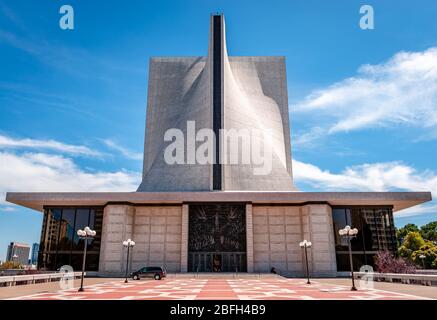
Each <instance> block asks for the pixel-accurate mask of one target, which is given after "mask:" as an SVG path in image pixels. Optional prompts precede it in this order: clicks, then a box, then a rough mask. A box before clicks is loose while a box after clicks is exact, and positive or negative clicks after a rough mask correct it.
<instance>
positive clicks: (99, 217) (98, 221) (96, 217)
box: [88, 208, 103, 252]
mask: <svg viewBox="0 0 437 320" xmlns="http://www.w3.org/2000/svg"><path fill="white" fill-rule="evenodd" d="M102 222H103V209H101V208H98V209H91V210H90V221H89V225H90V228H91V229H93V230H95V231H96V236H95V237H94V238H93V239H90V240H88V250H89V251H93V252H94V251H95V252H100V240H101V238H102Z"/></svg>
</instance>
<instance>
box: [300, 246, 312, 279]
mask: <svg viewBox="0 0 437 320" xmlns="http://www.w3.org/2000/svg"><path fill="white" fill-rule="evenodd" d="M299 246H300V247H301V248H303V249H304V251H305V263H306V268H307V284H311V282H310V270H309V268H308V252H307V248H311V246H312V243H311V242H310V241H306V240H304V241H302V242H301V243H299Z"/></svg>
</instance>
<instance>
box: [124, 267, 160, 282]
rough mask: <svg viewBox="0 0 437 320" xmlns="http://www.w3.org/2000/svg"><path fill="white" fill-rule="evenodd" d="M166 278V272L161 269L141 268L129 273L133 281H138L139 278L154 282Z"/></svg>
mask: <svg viewBox="0 0 437 320" xmlns="http://www.w3.org/2000/svg"><path fill="white" fill-rule="evenodd" d="M166 276H167V272H166V271H165V269H164V268H162V267H143V268H141V269H139V270H137V271H135V272H132V273H131V277H132V279H134V280H140V279H141V278H153V279H155V280H161V279H162V278H165V277H166Z"/></svg>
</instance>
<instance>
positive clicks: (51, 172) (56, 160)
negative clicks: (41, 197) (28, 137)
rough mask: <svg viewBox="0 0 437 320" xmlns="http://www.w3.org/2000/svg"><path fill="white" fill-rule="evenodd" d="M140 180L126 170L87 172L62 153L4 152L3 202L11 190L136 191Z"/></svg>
mask: <svg viewBox="0 0 437 320" xmlns="http://www.w3.org/2000/svg"><path fill="white" fill-rule="evenodd" d="M140 180H141V174H140V173H138V172H129V171H125V170H119V171H115V172H87V171H85V170H83V169H81V168H79V167H78V166H77V165H76V164H75V163H74V162H73V160H72V159H70V158H67V157H64V156H61V155H49V154H45V153H25V154H22V155H17V154H14V153H8V152H0V203H1V202H2V201H3V199H4V196H5V194H6V192H7V191H29V192H31V191H34V192H46V191H47V192H49V191H52V192H62V191H66V192H68V191H90V192H98V191H135V190H136V188H137V187H138V185H139V183H140ZM5 204H6V203H5V202H4V201H3V205H5Z"/></svg>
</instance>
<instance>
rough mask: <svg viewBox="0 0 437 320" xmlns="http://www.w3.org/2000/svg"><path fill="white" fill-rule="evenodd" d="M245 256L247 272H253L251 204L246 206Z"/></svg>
mask: <svg viewBox="0 0 437 320" xmlns="http://www.w3.org/2000/svg"><path fill="white" fill-rule="evenodd" d="M246 252H247V253H246V256H247V272H253V220H252V204H246Z"/></svg>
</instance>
